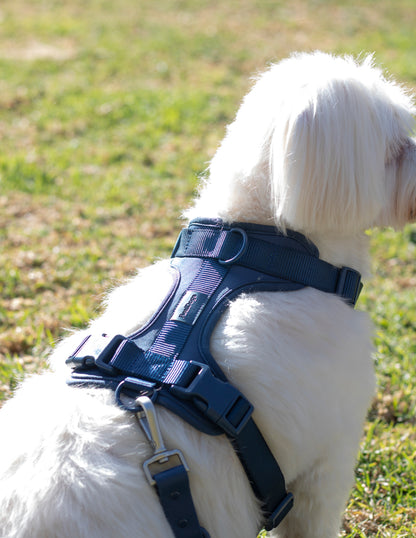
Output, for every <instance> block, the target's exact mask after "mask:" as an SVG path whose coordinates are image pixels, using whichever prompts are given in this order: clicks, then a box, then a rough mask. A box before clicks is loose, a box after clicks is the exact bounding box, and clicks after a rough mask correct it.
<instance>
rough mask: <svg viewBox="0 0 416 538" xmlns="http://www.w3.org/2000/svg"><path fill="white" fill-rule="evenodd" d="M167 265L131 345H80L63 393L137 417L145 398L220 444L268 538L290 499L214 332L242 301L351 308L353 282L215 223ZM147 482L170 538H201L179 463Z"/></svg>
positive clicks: (278, 242) (298, 246)
mask: <svg viewBox="0 0 416 538" xmlns="http://www.w3.org/2000/svg"><path fill="white" fill-rule="evenodd" d="M170 265H171V270H172V273H173V275H174V284H173V286H172V288H171V290H170V293H169V295H168V297H167V298H166V299H165V301H164V302H163V304H162V305H161V306H160V308H159V310H158V311H157V312H156V313H155V314H154V315H153V317H152V319H151V320H150V321H149V322H148V323H147V324H146V325H145V326H144V327H142V328H141V329H140V330H139V331H137V332H136V333H135V334H133V335H130V336H129V337H128V338H125V337H123V336H120V335H118V336H115V337H113V338H110V337H108V336H107V335H98V336H97V335H89V336H88V337H87V338H85V339H84V341H83V342H82V343H81V344H80V346H79V347H78V348H77V350H76V351H75V352H74V353H73V355H72V356H71V357H70V358H69V359H68V361H67V362H69V363H71V364H72V365H73V366H74V369H73V372H72V375H71V379H70V380H69V383H70V384H75V385H81V386H83V385H87V386H91V385H96V386H102V387H109V388H112V389H113V390H115V393H116V399H117V401H118V403H119V404H120V405H122V406H123V407H125V408H128V409H129V410H131V411H134V412H136V411H138V409H137V407H136V406H134V405H133V406H130V405H127V404H126V398H137V397H138V396H139V395H142V396H143V395H147V396H149V397H150V398H151V400H152V401H153V402H156V403H157V404H159V405H162V406H164V407H166V408H168V409H170V410H171V411H172V412H174V413H176V414H177V415H179V416H180V417H181V418H183V419H184V420H186V421H187V422H189V423H190V424H192V426H194V427H195V428H197V429H199V430H200V431H202V432H204V433H206V434H209V435H219V434H225V435H226V436H227V437H228V439H229V440H230V442H231V444H232V446H233V448H234V449H235V451H236V453H237V455H238V457H239V458H240V461H241V463H242V466H243V468H244V470H245V472H246V474H247V477H248V479H249V481H250V484H251V486H252V488H253V491H254V493H255V494H256V496H257V497H258V499H259V500H260V501H261V504H262V509H263V514H264V528H265V529H266V530H271V529H273V528H274V527H276V526H277V525H278V524H279V523H280V521H281V520H282V519H283V518H284V516H285V515H286V514H287V513H288V512H289V510H290V508H291V507H292V504H293V497H292V495H291V494H290V493H287V492H286V486H285V481H284V477H283V475H282V472H281V470H280V468H279V465H278V464H277V462H276V460H275V459H274V456H273V455H272V454H271V452H270V450H269V448H268V446H267V444H266V442H265V441H264V439H263V436H262V435H261V433H260V431H259V430H258V428H257V426H256V424H255V422H254V421H253V418H252V412H253V406H252V405H251V404H250V402H249V401H248V400H247V399H246V398H245V397H244V395H243V394H242V393H241V392H240V391H239V390H238V389H237V388H236V387H234V386H233V385H231V384H230V383H229V382H228V381H227V378H226V376H225V375H224V373H223V371H222V370H221V369H220V367H219V365H218V364H217V363H216V361H215V360H214V358H213V357H212V355H211V353H210V348H209V343H210V337H211V334H212V331H213V329H214V327H215V325H216V323H217V321H218V319H219V317H220V315H221V314H222V313H223V312H224V310H225V309H226V308H227V306H228V305H229V303H230V301H231V300H232V299H233V298H235V297H236V296H238V295H239V294H241V293H243V292H244V293H250V292H254V291H285V292H287V291H294V290H299V289H301V288H303V287H306V286H311V287H314V288H316V289H318V290H321V291H324V292H327V293H334V294H337V295H339V296H340V297H342V298H343V299H344V300H345V301H346V302H347V303H348V304H350V305H352V306H354V305H355V302H356V300H357V299H358V296H359V293H360V291H361V287H362V284H361V277H360V274H359V273H358V272H357V271H355V270H353V269H350V268H348V267H342V268H338V267H335V266H333V265H331V264H329V263H327V262H325V261H323V260H321V259H319V252H318V250H317V248H316V247H315V246H314V245H313V244H312V243H311V242H309V241H308V240H307V239H306V238H305V237H304V236H303V235H301V234H299V233H296V232H292V231H287V232H286V233H285V234H283V233H280V232H278V231H277V230H276V229H275V228H274V227H271V226H261V225H254V224H246V223H244V224H243V223H237V224H233V225H226V224H224V223H223V222H222V221H221V220H220V219H197V220H194V221H192V222H191V223H190V225H189V227H188V228H186V229H184V230H182V232H181V234H180V236H179V238H178V241H177V243H176V245H175V248H174V250H173V253H172V258H171V262H170ZM138 300H140V298H138ZM151 478H152V480H153V482H151V483H154V485H156V488H157V491H158V494H159V497H160V500H161V503H162V506H163V509H164V511H165V515H166V517H167V519H168V521H169V523H170V525H171V528H172V531H173V533H174V535H175V537H177V538H188V537H189V538H196V537H207V536H208V534H207V533H206V531H205V530H204V529H202V528H201V527H200V526H199V523H198V519H197V517H196V513H195V509H194V507H193V502H192V497H191V493H190V489H189V483H188V481H187V473H186V470H185V466H184V462H183V461H182V460H181V459H180V460H179V462H178V465H176V466H174V467H173V468H170V469H168V470H164V471H163V472H159V473H155V474H154V475H153V476H152V477H151ZM179 490H180V495H179V496H178V495H176V494H177V493H178V492H179ZM173 493H175V495H173ZM173 497H175V499H173ZM178 498H180V499H181V501H180V502H177V500H178Z"/></svg>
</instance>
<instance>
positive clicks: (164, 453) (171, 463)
mask: <svg viewBox="0 0 416 538" xmlns="http://www.w3.org/2000/svg"><path fill="white" fill-rule="evenodd" d="M135 403H136V405H137V407H140V410H139V411H138V412H137V413H136V417H137V420H138V422H139V424H140V426H141V428H142V429H143V431H144V433H145V435H146V437H147V439H148V441H149V443H150V445H151V447H152V448H153V450H154V455H153V456H152V457H151V458H149V459H148V460H146V461H145V462H144V463H143V471H144V474H145V476H146V478H147V480H148V481H149V483H150V485H151V486H154V485H156V481H155V479H154V477H155V475H157V474H158V473H160V472H162V471H166V470H168V469H172V468H173V467H176V466H178V465H183V466H184V468H185V470H186V471H189V467H188V465H187V464H186V461H185V458H184V457H183V454H182V452H181V451H180V450H177V449H176V450H168V449H167V448H166V447H165V445H164V443H163V439H162V434H161V433H160V427H159V421H158V419H157V414H156V409H155V406H154V405H153V402H152V400H151V399H150V398H149V397H148V396H139V397H138V398H137V399H136V402H135Z"/></svg>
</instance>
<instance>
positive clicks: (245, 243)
mask: <svg viewBox="0 0 416 538" xmlns="http://www.w3.org/2000/svg"><path fill="white" fill-rule="evenodd" d="M230 233H239V234H240V235H241V237H242V238H243V244H242V245H241V248H240V250H239V251H238V252H237V254H236V255H235V256H233V257H232V258H229V259H228V260H221V259H218V262H219V263H220V264H221V265H231V264H233V263H236V262H237V261H238V260H239V259H240V258H241V257H242V256H244V254H245V252H246V250H247V247H248V237H247V233H246V232H245V230H243V229H242V228H231V230H230Z"/></svg>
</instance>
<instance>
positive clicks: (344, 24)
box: [0, 0, 416, 538]
mask: <svg viewBox="0 0 416 538" xmlns="http://www.w3.org/2000/svg"><path fill="white" fill-rule="evenodd" d="M415 18H416V12H415V9H414V2H413V0H396V1H395V2H391V1H390V0H379V1H378V2H374V1H372V0H360V1H358V0H352V1H347V0H345V1H342V0H339V1H335V0H328V1H323V0H311V1H305V0H294V1H292V2H290V3H289V2H284V1H283V0H282V1H278V0H273V1H271V0H266V1H265V2H261V3H260V2H255V1H254V0H251V1H250V0H240V1H239V2H236V1H235V0H230V1H229V2H221V3H220V2H215V1H214V2H209V3H208V2H205V1H203V0H160V1H159V2H158V3H157V4H156V3H154V2H152V1H150V0H142V1H141V2H140V3H138V2H134V1H133V0H120V1H119V2H117V3H114V2H109V1H108V0H90V1H89V2H82V1H81V0H72V1H71V2H57V1H56V0H43V1H42V2H29V1H28V0H3V1H2V3H1V5H0V137H1V153H0V296H1V302H0V324H1V332H0V395H1V396H0V397H1V398H5V397H8V396H9V395H10V394H11V393H12V391H13V389H14V387H15V385H16V383H17V380H18V379H20V378H21V376H22V375H23V374H24V373H26V372H31V371H37V370H39V369H40V368H42V367H43V366H44V365H45V357H46V354H47V349H48V347H50V346H51V345H53V342H54V341H56V340H57V339H59V338H61V337H62V336H63V335H64V334H65V327H70V326H77V327H78V326H83V325H84V324H85V323H86V322H87V320H88V319H89V318H90V317H91V316H93V315H96V313H97V311H99V308H100V307H99V305H100V302H101V300H102V297H103V294H104V292H105V290H106V289H108V288H109V287H112V286H114V285H115V284H116V283H117V282H119V281H120V280H123V279H124V278H126V277H128V276H129V275H131V274H133V273H134V271H135V270H136V268H137V267H140V266H143V265H145V264H147V263H149V262H150V261H151V260H153V259H155V258H157V257H160V256H166V255H168V254H169V252H170V249H171V247H172V245H173V242H174V239H175V236H176V234H177V232H178V230H179V228H180V221H179V220H178V217H179V215H180V213H181V211H182V209H183V208H184V207H186V205H187V204H188V203H189V201H190V199H191V197H192V195H193V193H194V190H195V188H196V184H197V179H196V178H197V176H198V175H199V174H201V173H202V172H203V170H204V168H205V167H206V162H207V161H208V160H209V158H210V157H211V156H212V155H213V153H214V151H215V148H216V147H217V145H218V143H219V141H220V140H221V138H222V136H223V134H224V126H225V124H226V123H228V122H229V121H230V120H231V119H232V117H233V115H234V114H235V111H236V108H237V106H238V102H239V101H240V99H241V97H242V96H243V95H244V93H245V91H246V90H247V88H248V87H249V84H250V82H249V77H250V76H251V75H253V74H255V73H256V72H257V71H258V70H261V69H263V68H264V66H265V65H267V63H269V62H270V61H273V60H277V59H279V58H281V57H284V56H285V55H287V54H288V53H290V52H291V51H293V50H313V49H315V48H320V49H323V50H330V51H334V52H351V53H356V54H357V53H360V52H361V51H370V52H372V51H375V53H376V58H377V60H378V61H379V62H381V63H383V64H384V65H385V66H386V68H387V69H388V71H390V72H392V73H394V74H395V75H396V76H397V77H399V78H400V79H401V80H402V81H403V82H406V83H407V84H408V85H409V86H410V87H415V86H416V63H415V62H414V39H415V33H414V28H415V23H416V21H415ZM415 242H416V228H414V227H412V226H409V227H407V228H406V229H405V230H404V231H403V232H402V233H393V232H392V231H391V230H381V231H376V232H372V234H371V244H372V251H373V256H374V279H373V281H372V282H371V283H368V285H367V286H366V287H365V291H364V293H363V296H362V298H361V299H360V306H359V308H361V309H365V310H368V311H370V312H371V315H372V317H373V320H374V323H375V327H376V333H375V339H374V343H375V348H376V352H375V361H376V371H377V377H378V382H379V384H378V387H379V388H378V391H377V394H376V395H375V398H374V402H373V405H372V408H371V409H370V412H369V417H368V421H367V424H366V428H365V432H364V435H363V441H362V450H361V453H360V456H359V461H358V464H357V471H356V484H355V488H354V490H353V492H352V495H351V498H350V502H349V506H348V509H347V512H346V516H345V521H344V526H343V529H342V532H341V534H340V536H342V537H343V538H352V537H377V538H387V537H396V538H399V537H410V536H414V535H416V528H415V523H414V521H415V519H416V518H415V515H416V492H415V487H414V484H415V475H416V471H415V465H416V463H415V454H416V439H415V437H416V434H415V407H416V397H415V393H416V391H415V386H414V384H415V382H414V380H415V379H416V375H415V374H416V359H415V350H416V341H415V338H414V334H415V326H416V308H415V303H416V292H415V283H416V276H415V274H414V271H413V260H414V257H415V248H416V245H415Z"/></svg>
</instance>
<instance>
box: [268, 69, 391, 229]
mask: <svg viewBox="0 0 416 538" xmlns="http://www.w3.org/2000/svg"><path fill="white" fill-rule="evenodd" d="M293 104H294V105H295V106H293V108H292V110H290V111H289V114H286V118H284V121H281V120H279V121H278V122H277V123H276V125H275V128H274V133H273V139H272V142H271V174H272V191H273V197H274V203H275V212H276V213H275V214H276V219H277V222H278V223H280V225H282V224H283V225H285V226H288V227H292V228H295V229H299V230H302V231H305V232H322V231H325V232H328V231H334V232H336V233H343V232H345V233H351V232H354V231H358V230H363V229H365V228H367V227H369V226H370V225H371V224H372V222H373V220H374V219H375V218H376V216H377V215H378V213H379V212H380V210H381V208H382V206H383V204H384V198H385V192H384V191H385V189H384V175H385V174H384V167H385V152H386V142H385V134H384V132H383V127H384V126H382V125H381V123H382V122H381V121H380V117H379V110H378V109H377V105H376V103H375V101H374V99H372V97H371V94H370V92H369V91H367V89H366V87H365V86H364V85H363V84H361V83H360V81H359V80H354V79H339V80H337V79H332V80H331V79H330V78H329V77H328V78H327V81H326V82H325V83H324V84H322V85H321V86H319V85H318V84H317V85H316V86H315V88H313V89H312V90H311V88H309V89H308V91H305V89H303V92H301V91H300V92H298V94H297V96H294V98H293Z"/></svg>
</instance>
